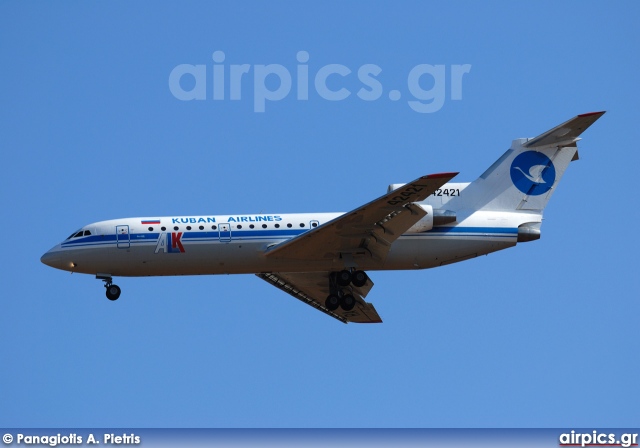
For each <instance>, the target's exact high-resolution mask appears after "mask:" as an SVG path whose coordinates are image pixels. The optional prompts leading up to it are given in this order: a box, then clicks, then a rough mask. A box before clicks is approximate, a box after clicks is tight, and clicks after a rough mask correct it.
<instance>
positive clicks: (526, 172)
mask: <svg viewBox="0 0 640 448" xmlns="http://www.w3.org/2000/svg"><path fill="white" fill-rule="evenodd" d="M511 181H512V182H513V185H515V186H516V188H517V189H518V190H520V191H521V192H523V193H525V194H528V195H532V196H538V195H541V194H544V193H546V192H547V191H549V190H551V187H553V183H554V182H555V181H556V168H555V167H554V166H553V162H551V159H550V158H549V157H547V156H545V155H544V154H542V153H541V152H538V151H527V152H523V153H522V154H520V155H518V156H517V157H516V158H515V159H513V163H512V164H511Z"/></svg>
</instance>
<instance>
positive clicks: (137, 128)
mask: <svg viewBox="0 0 640 448" xmlns="http://www.w3.org/2000/svg"><path fill="white" fill-rule="evenodd" d="M378 5H379V3H367V2H348V3H345V2H280V3H273V2H267V3H265V2H240V3H236V2H234V3H232V4H229V5H224V6H223V5H222V3H221V2H218V3H211V2H199V3H196V2H186V3H183V2H174V3H166V2H164V3H152V2H146V3H141V2H136V3H130V2H111V3H109V4H108V5H107V4H97V3H93V2H89V3H87V2H65V3H49V2H28V3H24V2H16V1H5V2H2V3H1V4H0V23H1V25H0V61H2V62H1V64H2V70H1V71H0V79H1V80H2V88H1V89H0V123H1V131H0V149H1V151H2V162H3V170H2V173H3V174H2V176H1V177H0V185H1V186H2V187H1V188H2V190H1V191H2V203H3V204H2V222H3V224H4V230H5V231H4V235H3V247H4V250H3V251H2V266H3V268H2V279H3V281H2V286H3V292H2V298H1V304H2V305H1V308H0V309H1V312H0V360H1V363H0V397H1V399H0V426H8V427H10V426H16V427H59V426H66V427H103V426H107V427H108V426H112V427H113V426H116V427H166V426H169V427H523V426H525V427H538V426H544V427H565V426H582V427H589V426H594V425H595V426H602V427H606V426H610V427H611V426H617V427H620V426H637V424H638V416H639V415H638V407H637V404H638V402H639V401H640V386H639V385H638V381H637V375H638V371H639V370H640V361H639V357H638V353H640V342H639V336H638V316H640V301H639V298H640V295H639V294H638V289H639V286H640V282H639V281H638V278H639V276H638V258H637V257H638V254H640V250H639V249H640V248H639V245H638V238H637V230H636V226H637V222H638V219H639V218H640V216H639V213H638V205H637V189H638V187H637V185H635V184H634V183H633V182H632V181H633V180H635V179H637V173H638V167H639V166H640V156H639V155H638V149H637V145H638V140H639V139H638V137H639V132H638V100H639V99H640V98H639V94H638V92H639V88H638V70H639V69H640V66H639V64H638V61H639V56H638V55H639V54H640V45H639V44H640V37H639V35H638V29H637V24H638V21H639V19H640V14H639V12H640V7H639V6H638V3H637V2H617V3H604V2H566V3H558V2H536V3H512V2H489V3H486V2H453V3H449V2H439V3H435V2H413V3H411V2H403V3H402V4H400V5H394V4H391V3H389V4H387V6H378ZM215 51H222V52H224V54H225V61H224V65H225V70H227V71H228V70H229V66H230V65H233V64H235V65H239V64H249V65H250V66H251V69H250V71H249V73H248V74H247V75H245V76H246V77H247V78H246V80H248V82H247V83H246V84H243V85H242V88H241V91H240V92H241V99H240V100H233V101H232V100H230V99H229V85H228V84H227V86H226V91H225V99H224V100H215V101H214V100H213V99H212V98H213V96H212V95H213V85H212V84H213V82H212V77H213V60H212V54H213V52H215ZM299 51H305V52H307V53H308V56H309V61H308V62H307V63H306V65H307V66H308V71H309V79H310V80H311V81H310V82H309V94H308V98H309V99H308V100H298V99H297V97H296V88H297V87H296V86H297V84H296V83H297V79H298V78H297V66H298V65H300V64H299V62H298V61H297V60H296V55H297V53H298V52H299ZM180 64H193V65H205V66H206V79H207V85H206V95H207V98H206V99H205V100H192V101H181V100H179V99H177V98H176V97H175V96H174V95H173V94H172V93H171V91H170V88H169V75H170V73H171V72H172V70H173V69H174V68H175V67H177V66H179V65H180ZM266 64H280V65H282V66H283V67H285V68H286V69H287V71H288V72H290V73H291V74H292V89H291V93H289V95H288V96H286V97H285V98H284V99H282V100H280V101H267V102H266V106H265V109H266V110H265V112H264V113H258V112H255V111H254V100H253V96H254V94H255V92H256V91H257V90H258V89H255V88H254V86H253V80H254V74H255V73H256V70H257V69H256V66H258V65H266ZM328 64H342V65H343V66H346V67H348V68H349V69H350V70H351V72H352V73H351V74H350V75H348V76H346V77H344V78H342V77H340V76H339V75H332V76H331V77H330V78H329V79H328V81H327V85H328V87H329V88H331V89H332V90H338V89H339V88H341V87H343V88H346V89H348V90H349V91H350V92H351V95H350V96H349V97H348V98H346V99H344V100H341V101H330V100H326V99H324V98H323V97H322V96H321V95H319V94H318V93H317V91H316V89H315V87H314V82H313V79H314V77H315V76H316V74H317V73H318V71H319V70H320V69H321V68H322V67H324V66H326V65H328ZM365 64H375V65H377V66H378V67H380V68H381V69H382V72H381V73H380V74H379V75H378V76H377V79H378V80H379V82H380V83H381V86H382V89H383V93H382V95H381V97H380V98H379V99H377V100H374V101H365V100H363V99H361V98H359V97H358V96H357V94H356V93H357V91H358V89H359V88H361V87H363V85H362V84H361V83H360V82H359V80H358V76H357V72H358V69H359V68H360V67H361V66H363V65H365ZM420 64H432V65H444V66H445V69H446V73H447V76H446V77H445V80H446V89H445V91H446V97H445V101H444V104H443V105H442V107H441V108H440V109H439V110H437V111H435V112H432V113H424V114H423V113H418V112H416V111H414V110H412V108H411V107H409V105H408V102H407V101H408V100H410V99H411V94H410V92H409V90H408V88H407V85H408V84H407V83H408V81H407V80H408V74H409V73H410V71H411V70H412V69H413V68H414V67H416V66H418V65H420ZM456 64H470V65H471V70H470V72H469V73H467V74H465V75H464V77H463V78H462V79H463V81H462V91H461V94H462V99H461V100H454V99H452V97H451V91H450V87H451V83H450V79H449V75H450V74H451V70H452V66H453V65H456ZM266 85H267V87H268V88H269V89H271V90H275V89H277V88H278V85H279V84H278V82H276V81H275V80H274V76H273V75H272V76H271V78H269V79H267V84H266ZM181 86H182V88H183V89H186V90H188V89H190V88H192V87H193V86H194V81H193V79H192V78H189V77H188V76H187V77H185V78H183V79H182V84H181ZM420 86H421V89H422V90H428V89H430V88H431V87H434V88H435V82H434V81H433V79H431V80H430V78H429V77H428V76H424V77H422V78H421V80H420ZM391 90H398V92H399V94H400V95H401V98H400V99H399V100H397V101H392V100H391V99H389V92H390V91H391ZM597 110H607V111H608V112H607V114H606V115H605V116H604V117H603V118H602V119H601V120H600V121H598V122H597V123H596V124H595V125H594V126H593V127H591V128H590V129H589V130H588V131H587V132H586V133H585V134H584V135H583V138H584V140H583V142H582V144H581V149H580V155H581V160H580V161H579V162H577V163H573V164H572V165H571V166H570V167H569V170H568V171H567V173H566V175H565V177H564V179H563V182H562V184H561V185H560V188H559V189H558V191H557V192H556V193H555V195H554V197H553V199H552V201H551V203H550V205H549V207H548V208H547V210H546V214H545V222H544V225H543V228H542V230H543V236H542V239H541V240H540V241H537V242H534V243H528V244H522V245H519V246H518V247H516V248H513V249H509V250H507V251H503V252H499V253H496V254H492V255H490V256H488V257H482V258H479V259H475V260H472V261H467V262H464V263H461V264H457V265H452V266H447V267H444V268H439V269H435V270H428V271H419V272H373V273H372V277H373V280H374V282H375V283H376V286H375V288H374V289H373V291H372V292H371V294H370V295H369V296H368V300H370V301H371V302H373V303H374V304H375V306H376V308H377V309H378V311H379V313H380V315H381V316H382V318H383V319H384V324H382V325H360V326H359V325H355V324H350V325H343V324H341V323H339V322H337V321H335V320H333V319H330V318H327V317H326V316H325V315H323V314H321V313H318V312H316V311H314V310H313V309H311V308H310V307H307V306H305V305H303V304H301V303H299V302H298V301H296V300H294V299H293V298H291V297H289V296H288V295H286V294H284V293H282V292H280V291H278V290H277V289H275V288H273V287H270V286H269V285H267V284H266V283H265V282H263V281H261V280H259V279H257V278H255V277H254V276H250V275H248V276H220V277H174V278H122V279H118V280H117V283H118V284H119V285H120V286H121V287H122V289H123V294H122V297H121V298H120V300H118V301H117V302H115V303H111V302H109V301H108V300H107V299H106V298H105V297H104V288H103V286H102V283H101V282H99V281H97V280H95V279H94V278H93V277H91V276H83V275H77V274H74V275H70V274H68V273H66V272H61V271H57V270H54V269H51V268H49V267H47V266H45V265H43V264H41V263H40V256H41V255H42V254H43V253H44V252H45V251H47V250H48V249H49V248H51V247H52V246H53V245H54V244H56V243H58V242H59V241H60V240H62V239H63V238H65V237H66V236H68V234H70V233H71V232H72V231H73V230H75V229H77V228H78V227H80V226H82V225H85V224H88V223H91V222H95V221H100V220H104V219H110V218H118V217H128V216H154V217H155V216H166V215H174V216H178V215H199V214H205V215H208V214H227V213H238V214H240V213H259V212H265V213H288V212H313V211H323V212H325V211H326V212H330V211H347V210H350V209H352V208H355V207H356V206H359V205H361V204H363V203H365V202H367V201H369V200H371V199H373V198H375V197H377V196H379V195H380V194H382V193H383V192H385V191H386V188H387V185H388V184H389V183H397V182H403V181H408V180H411V179H414V178H416V177H417V176H420V175H423V174H427V173H431V172H440V171H460V173H461V174H460V175H459V176H458V179H459V180H460V181H471V180H473V179H475V178H476V177H477V176H478V175H479V174H481V173H482V172H483V171H484V170H485V169H486V168H487V167H488V166H489V165H490V164H491V163H492V162H493V161H494V160H495V159H497V158H498V157H499V156H500V155H501V154H502V153H503V152H504V150H505V149H507V148H508V147H509V145H510V142H511V140H512V139H514V138H518V137H533V136H536V135H538V134H539V133H541V132H543V131H546V130H548V129H550V128H551V127H553V126H556V125H557V124H559V123H561V122H563V121H565V120H567V119H569V118H571V117H573V116H575V115H577V114H579V113H584V112H590V111H597Z"/></svg>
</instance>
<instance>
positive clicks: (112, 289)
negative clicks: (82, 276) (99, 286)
mask: <svg viewBox="0 0 640 448" xmlns="http://www.w3.org/2000/svg"><path fill="white" fill-rule="evenodd" d="M96 278H98V279H100V280H102V281H103V282H104V287H105V288H106V290H107V299H109V300H112V301H113V300H118V297H120V293H121V292H122V290H121V289H120V287H119V286H118V285H114V284H113V279H112V278H111V277H107V276H98V275H96Z"/></svg>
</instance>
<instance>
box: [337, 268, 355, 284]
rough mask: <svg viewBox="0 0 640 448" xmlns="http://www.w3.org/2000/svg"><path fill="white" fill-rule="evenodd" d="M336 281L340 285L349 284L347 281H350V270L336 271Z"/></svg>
mask: <svg viewBox="0 0 640 448" xmlns="http://www.w3.org/2000/svg"><path fill="white" fill-rule="evenodd" d="M336 282H337V283H338V285H340V286H349V283H351V272H349V271H347V270H346V269H344V270H342V271H340V272H338V273H337V274H336Z"/></svg>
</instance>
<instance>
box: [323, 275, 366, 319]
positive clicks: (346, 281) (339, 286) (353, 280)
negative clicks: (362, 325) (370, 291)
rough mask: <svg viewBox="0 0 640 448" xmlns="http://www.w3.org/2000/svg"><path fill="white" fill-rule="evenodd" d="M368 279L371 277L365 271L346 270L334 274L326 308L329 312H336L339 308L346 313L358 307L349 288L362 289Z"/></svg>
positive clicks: (331, 276) (330, 279) (331, 277)
mask: <svg viewBox="0 0 640 448" xmlns="http://www.w3.org/2000/svg"><path fill="white" fill-rule="evenodd" d="M368 279H369V277H367V274H366V273H365V272H364V271H355V270H346V269H344V270H342V271H338V272H332V273H331V274H330V275H329V290H330V291H331V294H329V296H328V297H327V300H326V301H325V304H324V305H325V307H326V308H327V309H328V310H329V311H335V310H337V309H338V307H340V308H342V309H343V310H344V311H351V310H352V309H353V308H354V307H355V306H356V299H355V297H354V296H353V294H351V289H350V288H347V287H348V286H349V285H353V286H355V287H356V288H360V287H362V286H364V285H366V283H367V280H368Z"/></svg>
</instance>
